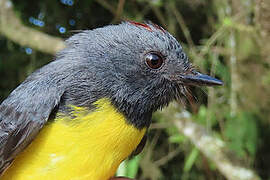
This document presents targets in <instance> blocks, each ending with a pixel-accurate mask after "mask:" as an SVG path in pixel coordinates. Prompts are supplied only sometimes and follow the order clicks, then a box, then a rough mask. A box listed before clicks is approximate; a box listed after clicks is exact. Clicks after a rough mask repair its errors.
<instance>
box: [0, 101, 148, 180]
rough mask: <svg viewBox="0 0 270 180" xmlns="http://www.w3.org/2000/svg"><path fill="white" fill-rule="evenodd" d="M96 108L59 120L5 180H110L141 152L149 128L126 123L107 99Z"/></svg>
mask: <svg viewBox="0 0 270 180" xmlns="http://www.w3.org/2000/svg"><path fill="white" fill-rule="evenodd" d="M95 105H96V107H97V109H95V110H93V111H92V112H89V110H87V109H86V108H81V107H72V108H73V109H74V111H73V112H72V117H73V118H72V119H71V118H70V117H67V116H63V115H59V114H58V116H57V118H56V120H55V121H53V122H52V123H49V124H48V125H46V126H45V127H44V128H43V129H42V131H41V132H40V134H39V135H38V136H37V137H36V138H35V140H34V141H33V142H32V143H31V144H30V145H29V146H28V148H27V149H26V150H25V151H24V152H22V153H21V154H20V155H19V156H18V157H17V158H16V159H15V161H14V163H13V164H12V165H11V167H10V168H9V169H8V170H7V171H6V172H5V174H4V176H3V177H2V178H1V179H3V180H32V179H33V180H45V179H50V180H54V179H59V180H60V179H61V180H66V179H72V180H86V179H87V180H107V179H109V178H110V177H112V176H113V175H114V174H115V172H116V170H117V168H118V166H119V164H120V163H121V162H122V161H123V160H124V159H125V158H127V157H128V156H129V155H130V153H131V152H132V151H133V150H134V149H135V148H136V146H137V145H138V144H139V142H140V141H141V139H142V137H143V136H144V134H145V131H146V129H142V130H139V129H137V128H135V127H134V126H132V125H129V124H127V123H126V122H127V121H126V119H125V117H124V116H123V115H122V114H121V113H119V112H118V111H117V110H116V109H115V107H114V106H113V105H111V103H110V101H109V100H108V99H101V100H99V101H97V102H96V103H95Z"/></svg>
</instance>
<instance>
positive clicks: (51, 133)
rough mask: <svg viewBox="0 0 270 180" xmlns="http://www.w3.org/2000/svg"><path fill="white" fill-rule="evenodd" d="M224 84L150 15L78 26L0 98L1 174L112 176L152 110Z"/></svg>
mask: <svg viewBox="0 0 270 180" xmlns="http://www.w3.org/2000/svg"><path fill="white" fill-rule="evenodd" d="M222 84H223V82H222V81H221V80H219V79H217V78H214V77H211V76H208V75H205V74H202V73H200V72H198V71H197V70H196V69H195V68H194V67H193V66H192V64H191V63H190V61H189V58H188V57H187V55H186V53H185V52H184V50H183V48H182V46H181V45H180V43H179V42H178V41H177V40H176V39H175V38H174V37H173V36H172V35H171V34H170V33H169V32H168V31H166V30H165V29H164V28H162V27H161V26H158V25H156V24H154V23H152V22H143V23H140V22H135V21H123V22H121V23H119V24H116V25H107V26H104V27H99V28H96V29H93V30H83V31H81V32H79V33H77V34H75V35H73V36H71V37H70V38H68V39H67V40H66V47H65V48H64V49H63V50H62V51H60V52H59V53H57V55H56V57H55V60H53V61H51V62H50V63H49V64H47V65H44V66H43V67H41V68H40V69H38V70H36V71H34V72H33V73H32V74H31V75H29V76H28V77H27V78H26V80H25V81H24V82H22V83H21V84H20V85H19V86H18V87H17V88H15V90H13V91H12V92H11V94H10V95H9V96H8V97H7V98H6V99H5V100H4V101H3V102H2V103H1V105H0V174H1V179H3V180H10V179H12V180H26V179H27V180H32V179H35V180H36V179H39V180H47V179H64V180H66V179H78V180H86V179H87V180H89V179H93V180H108V179H110V178H113V177H114V176H115V172H116V171H117V168H118V166H119V165H120V163H121V162H122V161H123V160H125V159H126V158H128V157H130V156H132V155H137V154H138V153H140V152H141V151H142V149H143V146H144V145H145V142H146V139H147V138H146V137H147V130H148V128H149V126H150V124H151V116H152V113H153V112H155V111H157V110H159V109H162V108H163V107H165V106H167V105H168V104H169V103H170V102H171V101H173V100H178V99H179V98H183V97H184V96H185V93H186V92H187V88H188V87H189V86H215V85H222Z"/></svg>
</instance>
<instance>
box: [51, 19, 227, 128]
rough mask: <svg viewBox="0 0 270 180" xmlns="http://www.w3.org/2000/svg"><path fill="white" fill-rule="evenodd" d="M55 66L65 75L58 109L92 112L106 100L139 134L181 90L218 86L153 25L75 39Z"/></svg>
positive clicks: (85, 34)
mask: <svg viewBox="0 0 270 180" xmlns="http://www.w3.org/2000/svg"><path fill="white" fill-rule="evenodd" d="M51 64H52V63H51ZM54 64H55V66H56V67H59V69H62V68H64V69H66V70H67V71H69V74H70V75H69V77H68V78H66V79H67V81H68V83H65V84H67V87H65V89H66V90H65V94H64V97H63V98H62V104H65V105H66V104H75V105H79V106H91V104H92V103H93V102H94V101H96V100H97V99H99V98H103V97H107V98H109V99H110V100H111V101H112V103H113V104H114V105H115V106H116V107H117V108H118V109H119V111H121V112H123V113H124V114H125V115H126V116H127V119H128V120H129V122H130V123H132V124H134V125H135V126H136V127H138V128H142V127H145V126H148V125H149V124H150V119H151V115H152V112H154V111H156V110H157V109H159V108H162V107H164V106H166V105H167V104H168V103H169V102H170V101H172V100H174V99H177V98H180V97H181V95H183V94H184V93H185V89H186V88H185V86H187V85H221V84H222V82H221V81H219V80H217V79H214V78H212V77H209V76H207V75H202V74H200V73H198V72H196V71H195V70H194V69H193V68H192V66H191V64H190V63H189V61H188V57H187V56H186V54H185V53H184V52H183V49H182V47H181V45H180V44H179V43H178V42H177V40H176V39H175V38H174V37H173V36H172V35H171V34H170V33H168V32H167V31H165V30H164V29H163V28H161V27H159V26H157V25H155V24H152V23H149V24H141V23H136V22H124V23H122V24H119V25H110V26H106V27H103V28H97V29H94V30H90V31H83V32H81V33H78V34H76V35H74V36H72V37H71V38H69V39H68V40H67V48H66V49H65V50H63V51H62V52H61V53H60V54H59V55H58V57H57V60H56V61H55V62H54ZM61 64H62V65H61ZM60 66H61V67H60ZM59 71H60V70H59ZM61 71H63V70H61ZM60 108H61V107H60Z"/></svg>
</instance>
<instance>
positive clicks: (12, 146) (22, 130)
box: [0, 72, 64, 175]
mask: <svg viewBox="0 0 270 180" xmlns="http://www.w3.org/2000/svg"><path fill="white" fill-rule="evenodd" d="M63 93H64V92H63V90H61V86H59V85H57V83H55V82H53V80H52V77H49V76H45V75H44V74H42V73H40V72H37V73H34V74H32V75H31V76H29V77H28V78H27V79H26V81H25V82H23V83H22V84H21V85H20V86H19V87H17V88H16V89H15V90H14V91H13V92H12V93H11V94H10V95H9V97H8V98H7V99H6V100H4V101H3V102H2V104H1V105H0V175H1V174H2V173H3V171H4V170H5V169H6V168H7V167H8V166H9V165H10V164H11V163H12V161H13V160H14V158H15V157H16V156H17V155H18V154H19V153H20V152H21V151H22V150H24V149H25V148H26V147H27V145H29V144H30V143H31V141H32V140H33V139H34V138H35V136H36V135H37V134H38V132H39V131H40V129H41V128H42V127H43V125H44V124H45V123H46V122H47V120H48V119H49V116H50V114H51V113H52V111H53V110H54V109H55V107H56V106H57V105H58V103H59V102H60V99H61V96H62V95H63Z"/></svg>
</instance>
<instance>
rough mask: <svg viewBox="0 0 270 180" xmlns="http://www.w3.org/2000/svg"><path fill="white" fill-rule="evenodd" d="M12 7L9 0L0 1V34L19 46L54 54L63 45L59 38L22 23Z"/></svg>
mask: <svg viewBox="0 0 270 180" xmlns="http://www.w3.org/2000/svg"><path fill="white" fill-rule="evenodd" d="M12 7H13V5H12V2H11V1H9V0H1V1H0V34H2V35H3V36H5V37H7V38H8V39H10V40H12V41H14V42H15V43H17V44H19V45H21V46H28V47H31V48H33V49H36V50H38V51H42V52H44V53H49V54H55V53H56V52H58V51H60V50H61V49H63V48H64V47H65V44H64V41H63V40H62V39H61V38H58V37H53V36H50V35H48V34H45V33H42V32H40V31H37V30H35V29H33V28H29V27H27V26H25V25H23V24H22V22H21V21H20V19H18V18H17V17H16V15H15V13H14V11H13V8H12Z"/></svg>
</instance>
